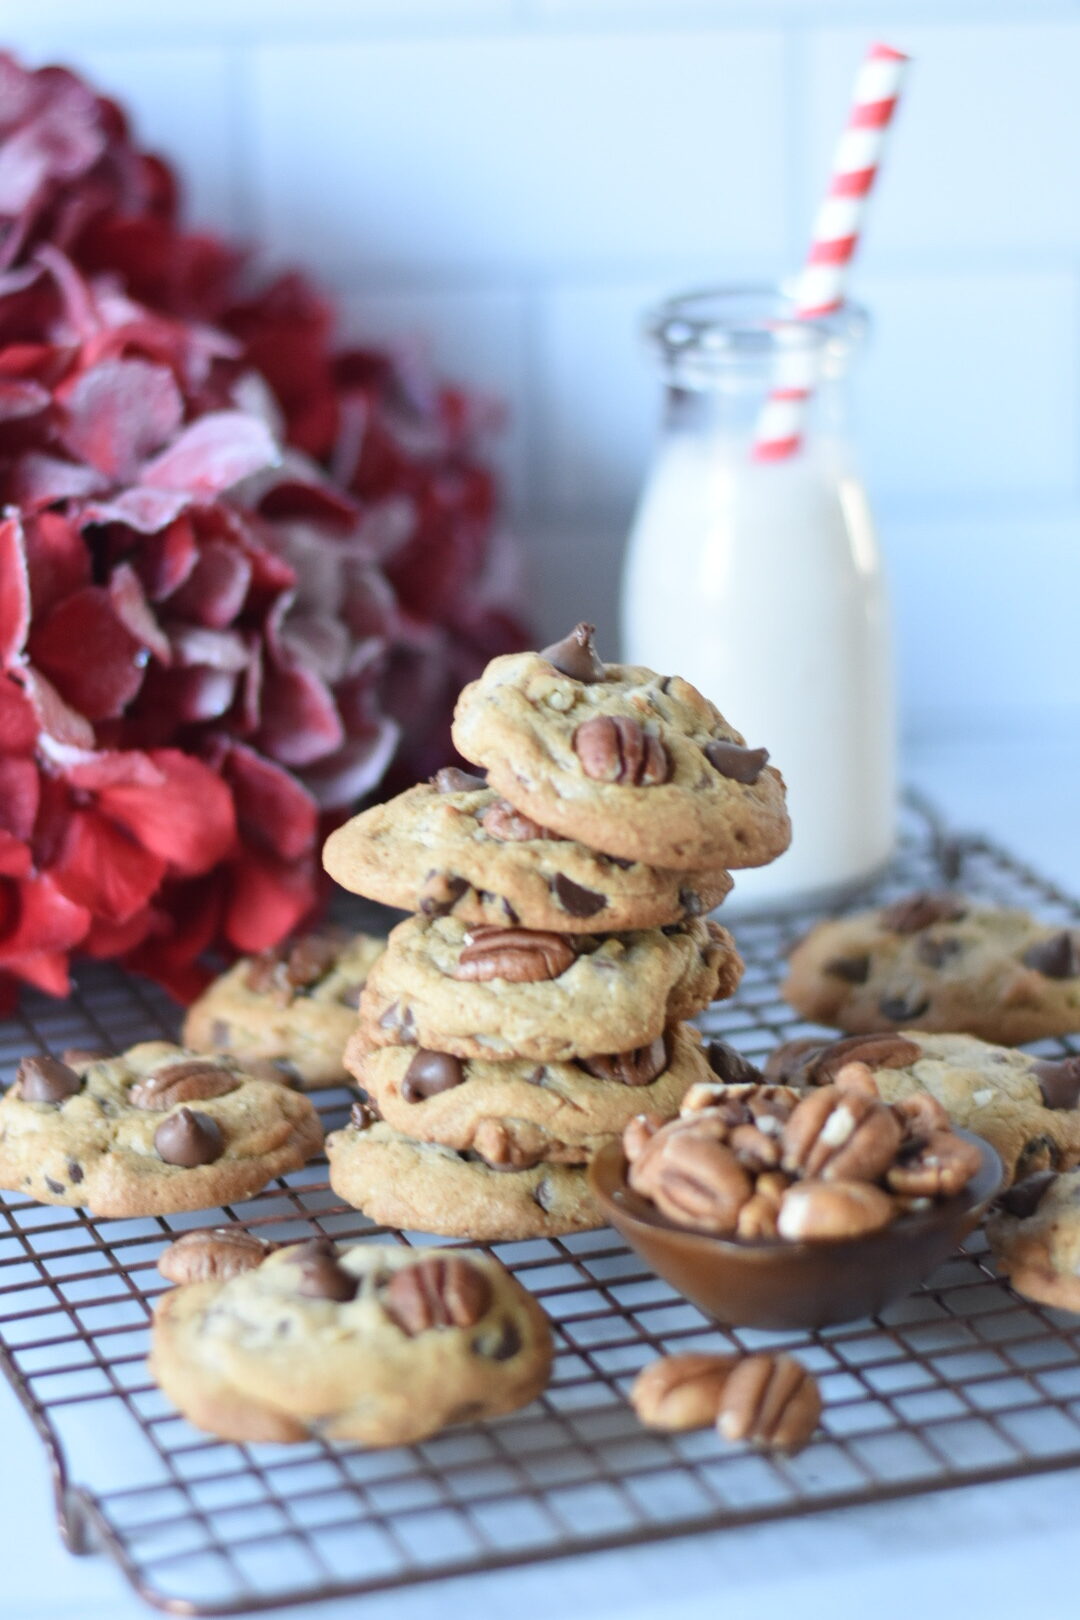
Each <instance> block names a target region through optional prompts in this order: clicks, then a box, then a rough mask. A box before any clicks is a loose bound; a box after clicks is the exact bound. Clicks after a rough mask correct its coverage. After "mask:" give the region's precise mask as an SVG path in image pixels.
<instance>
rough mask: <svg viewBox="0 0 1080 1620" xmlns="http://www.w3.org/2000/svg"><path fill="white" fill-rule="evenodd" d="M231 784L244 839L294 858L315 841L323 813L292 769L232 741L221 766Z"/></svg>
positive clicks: (283, 856) (289, 858)
mask: <svg viewBox="0 0 1080 1620" xmlns="http://www.w3.org/2000/svg"><path fill="white" fill-rule="evenodd" d="M222 775H223V776H224V778H225V780H226V782H228V784H229V786H230V787H231V788H232V794H233V801H234V803H235V805H236V818H237V821H238V823H239V826H240V831H241V833H242V834H243V836H244V838H245V840H250V841H251V842H254V843H256V844H261V845H263V846H264V847H266V848H268V849H270V850H272V851H273V852H274V854H275V855H280V856H281V857H282V858H283V859H284V860H296V859H297V858H298V857H299V856H301V855H303V854H304V852H305V851H306V850H309V849H311V848H312V846H313V845H314V842H315V837H316V833H317V831H318V824H319V812H318V808H317V806H316V804H315V801H314V799H313V798H312V797H311V794H310V793H308V792H307V791H306V789H305V788H303V787H302V786H301V785H300V783H299V782H298V781H297V780H296V777H295V776H292V775H291V774H290V773H289V772H288V771H286V770H283V769H282V767H281V766H280V765H275V764H274V763H273V761H272V760H269V759H264V758H263V756H262V755H261V754H257V753H256V752H255V750H254V749H253V748H247V747H245V746H244V744H243V743H233V744H232V745H231V747H230V748H229V751H228V753H227V754H226V756H225V761H224V767H223V770H222Z"/></svg>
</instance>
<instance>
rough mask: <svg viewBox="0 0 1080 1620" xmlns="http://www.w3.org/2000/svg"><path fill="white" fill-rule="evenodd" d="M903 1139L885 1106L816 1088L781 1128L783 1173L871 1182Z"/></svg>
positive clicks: (831, 1088)
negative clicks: (782, 1129)
mask: <svg viewBox="0 0 1080 1620" xmlns="http://www.w3.org/2000/svg"><path fill="white" fill-rule="evenodd" d="M902 1139H903V1131H902V1129H901V1126H900V1122H899V1120H898V1119H897V1117H896V1115H895V1114H894V1113H893V1111H892V1109H891V1108H889V1107H888V1105H887V1104H886V1103H883V1102H880V1101H879V1100H878V1099H877V1098H875V1097H870V1096H867V1095H866V1094H865V1093H864V1092H861V1091H848V1090H841V1088H840V1087H839V1086H822V1087H821V1089H820V1090H818V1091H812V1092H810V1094H809V1095H808V1096H806V1097H804V1098H803V1099H802V1101H801V1102H800V1103H799V1105H798V1107H797V1108H796V1109H795V1111H794V1112H793V1114H792V1115H791V1118H790V1119H789V1120H788V1122H787V1124H786V1125H785V1126H784V1142H783V1146H784V1155H783V1165H784V1169H785V1170H788V1171H790V1172H792V1173H793V1174H794V1173H797V1174H801V1175H804V1176H807V1177H815V1176H820V1177H821V1178H822V1180H824V1181H876V1180H877V1179H878V1177H879V1176H881V1175H883V1174H884V1172H885V1171H886V1170H887V1169H888V1167H889V1165H890V1164H891V1163H892V1161H893V1160H894V1159H895V1157H896V1154H897V1152H898V1150H899V1147H900V1143H901V1141H902Z"/></svg>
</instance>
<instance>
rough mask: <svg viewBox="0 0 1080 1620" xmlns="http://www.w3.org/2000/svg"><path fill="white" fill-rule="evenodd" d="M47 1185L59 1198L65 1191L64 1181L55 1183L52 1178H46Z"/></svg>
mask: <svg viewBox="0 0 1080 1620" xmlns="http://www.w3.org/2000/svg"><path fill="white" fill-rule="evenodd" d="M45 1185H46V1187H48V1189H49V1191H50V1192H51V1193H56V1194H57V1196H59V1194H60V1193H62V1192H63V1190H64V1183H63V1182H62V1181H54V1180H53V1178H52V1177H51V1176H46V1177H45Z"/></svg>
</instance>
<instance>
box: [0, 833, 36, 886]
mask: <svg viewBox="0 0 1080 1620" xmlns="http://www.w3.org/2000/svg"><path fill="white" fill-rule="evenodd" d="M33 864H34V863H33V859H32V857H31V853H30V846H29V845H28V844H24V843H23V841H22V839H21V838H16V837H15V835H14V834H13V833H9V832H7V831H5V829H3V828H0V875H2V876H3V877H13V878H21V877H29V876H30V871H31V868H32V866H33Z"/></svg>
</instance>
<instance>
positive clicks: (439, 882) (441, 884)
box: [420, 871, 469, 917]
mask: <svg viewBox="0 0 1080 1620" xmlns="http://www.w3.org/2000/svg"><path fill="white" fill-rule="evenodd" d="M468 887H469V884H468V879H467V878H463V877H458V876H457V875H456V874H455V873H453V872H439V871H431V872H429V873H428V875H427V877H426V878H425V879H424V887H423V888H422V889H421V891H420V910H421V912H422V914H423V915H424V916H425V917H445V916H446V914H447V912H448V911H452V910H453V909H454V907H455V906H456V905H457V903H458V901H459V900H460V899H461V897H462V895H463V894H464V893H465V890H466V889H467V888H468Z"/></svg>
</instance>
